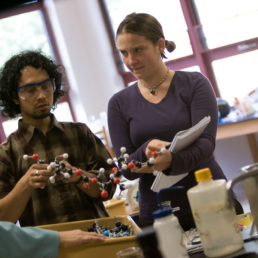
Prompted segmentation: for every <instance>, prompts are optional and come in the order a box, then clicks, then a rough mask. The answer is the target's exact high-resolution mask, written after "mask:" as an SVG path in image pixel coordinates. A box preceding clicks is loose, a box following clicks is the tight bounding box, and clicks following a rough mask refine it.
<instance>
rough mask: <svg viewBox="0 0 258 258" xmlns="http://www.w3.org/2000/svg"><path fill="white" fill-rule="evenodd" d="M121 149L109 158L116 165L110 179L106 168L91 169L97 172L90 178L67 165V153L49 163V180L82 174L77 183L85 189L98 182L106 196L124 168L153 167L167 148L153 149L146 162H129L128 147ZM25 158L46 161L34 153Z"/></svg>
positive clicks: (54, 180) (102, 194)
mask: <svg viewBox="0 0 258 258" xmlns="http://www.w3.org/2000/svg"><path fill="white" fill-rule="evenodd" d="M120 151H121V154H120V156H119V157H118V158H114V159H111V158H109V159H107V163H108V164H109V165H114V166H113V168H112V170H111V174H110V175H109V180H108V181H106V180H105V176H104V172H105V169H104V168H100V169H99V170H91V171H90V172H91V173H95V174H96V176H95V177H92V178H90V177H88V176H86V175H84V174H83V172H82V170H81V169H78V168H76V169H75V168H71V167H67V165H66V162H65V161H66V160H67V159H68V154H67V153H63V154H62V155H58V156H57V157H55V160H54V161H53V162H51V163H50V164H49V166H48V168H47V169H48V170H53V171H54V172H55V174H54V175H53V176H51V177H50V178H49V181H50V183H51V184H54V183H55V182H56V177H57V176H58V175H63V177H64V178H66V179H68V178H70V177H72V176H74V175H77V176H80V178H79V179H78V181H77V183H79V182H82V187H83V188H84V189H89V187H90V183H91V184H98V185H99V188H100V190H101V192H100V195H101V197H102V198H106V197H107V196H108V192H107V190H106V189H107V186H108V185H109V184H111V183H112V182H113V183H114V184H116V185H118V184H120V178H121V176H122V171H123V170H126V169H130V170H132V169H134V168H141V167H142V166H143V165H147V166H149V167H152V166H153V165H154V163H155V158H156V157H157V155H159V154H162V153H164V151H165V148H164V149H161V150H160V151H159V152H157V151H153V152H152V155H151V157H150V158H149V159H148V160H147V161H146V162H140V161H135V160H132V161H130V162H128V158H129V155H128V154H127V153H126V148H125V147H121V149H120ZM23 159H25V160H28V159H33V160H34V161H36V162H37V163H41V164H42V163H45V161H44V160H40V159H39V156H38V154H33V155H32V156H29V155H26V154H25V155H24V156H23ZM117 164H119V166H117ZM155 172H156V171H155V170H154V174H155Z"/></svg>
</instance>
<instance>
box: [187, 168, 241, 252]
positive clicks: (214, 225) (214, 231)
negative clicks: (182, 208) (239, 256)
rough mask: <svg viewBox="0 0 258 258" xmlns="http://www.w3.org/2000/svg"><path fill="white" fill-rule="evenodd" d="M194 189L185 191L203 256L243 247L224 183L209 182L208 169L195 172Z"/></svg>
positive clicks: (221, 180) (233, 250) (222, 181)
mask: <svg viewBox="0 0 258 258" xmlns="http://www.w3.org/2000/svg"><path fill="white" fill-rule="evenodd" d="M195 178H196V181H197V182H198V184H197V186H194V187H192V188H190V189H189V190H188V191H187V196H188V200H189V202H190V206H191V210H192V213H193V217H194V221H195V224H196V227H197V230H198V232H199V234H200V239H201V242H202V247H203V251H204V253H205V255H207V256H209V257H219V256H224V255H228V254H231V253H233V252H235V251H237V250H239V249H241V248H242V247H243V239H242V236H241V232H240V228H239V226H238V223H237V217H236V213H235V210H234V207H232V208H231V207H228V205H227V204H226V202H227V196H226V194H227V191H226V181H225V180H224V179H219V180H213V179H212V175H211V171H210V169H209V168H205V169H201V170H198V171H196V172H195Z"/></svg>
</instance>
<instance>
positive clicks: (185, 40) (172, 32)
mask: <svg viewBox="0 0 258 258" xmlns="http://www.w3.org/2000/svg"><path fill="white" fill-rule="evenodd" d="M105 2H106V4H107V8H108V12H109V16H110V19H111V23H112V27H113V31H114V33H115V32H116V30H117V28H118V25H119V24H120V22H121V21H122V20H123V19H124V18H125V16H126V15H128V14H130V13H132V12H137V13H139V12H142V13H149V14H152V15H153V16H154V17H156V18H157V19H158V20H159V22H160V23H161V25H162V27H163V32H164V36H165V39H167V40H172V41H174V42H175V43H176V47H177V48H176V51H174V52H173V53H168V52H166V53H165V54H166V56H167V57H168V60H170V59H172V58H173V59H174V58H179V57H183V56H187V55H191V54H192V53H193V51H192V48H191V45H190V40H189V37H188V33H187V26H186V23H185V19H184V16H183V12H182V9H181V6H180V2H179V1H167V0H159V1H157V0H141V1H139V0H130V1H128V0H105ZM161 6H163V8H161Z"/></svg>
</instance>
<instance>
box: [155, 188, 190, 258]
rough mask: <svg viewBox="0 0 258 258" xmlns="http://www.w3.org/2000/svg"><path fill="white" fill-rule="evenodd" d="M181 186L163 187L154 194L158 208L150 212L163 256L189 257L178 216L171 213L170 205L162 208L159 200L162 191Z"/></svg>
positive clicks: (171, 257)
mask: <svg viewBox="0 0 258 258" xmlns="http://www.w3.org/2000/svg"><path fill="white" fill-rule="evenodd" d="M181 188H182V187H180V186H177V187H168V188H164V189H161V190H160V191H159V192H158V193H157V195H156V196H157V203H158V205H159V208H160V209H159V210H157V211H154V212H153V213H152V215H153V218H154V224H153V227H154V230H155V231H156V234H157V237H158V243H159V249H160V250H161V253H162V256H163V257H164V258H174V257H177V258H186V257H189V256H188V254H187V250H186V247H185V245H184V243H183V229H182V228H181V226H180V224H179V221H178V218H177V217H176V216H175V215H174V214H173V211H172V208H171V207H165V208H163V207H162V205H161V201H160V194H161V193H162V192H167V191H175V190H177V189H181Z"/></svg>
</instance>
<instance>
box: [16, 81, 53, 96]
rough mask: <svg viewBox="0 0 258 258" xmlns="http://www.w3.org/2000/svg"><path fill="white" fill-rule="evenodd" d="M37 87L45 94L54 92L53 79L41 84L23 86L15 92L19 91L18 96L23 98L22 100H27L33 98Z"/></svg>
mask: <svg viewBox="0 0 258 258" xmlns="http://www.w3.org/2000/svg"><path fill="white" fill-rule="evenodd" d="M38 87H40V89H41V90H42V91H43V92H45V93H46V94H49V93H51V92H53V91H55V88H56V87H55V79H54V78H48V79H46V80H44V81H42V82H38V83H28V84H24V85H22V86H19V87H17V88H16V90H17V91H19V94H20V96H23V97H24V98H29V97H35V96H36V95H37V92H38Z"/></svg>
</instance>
